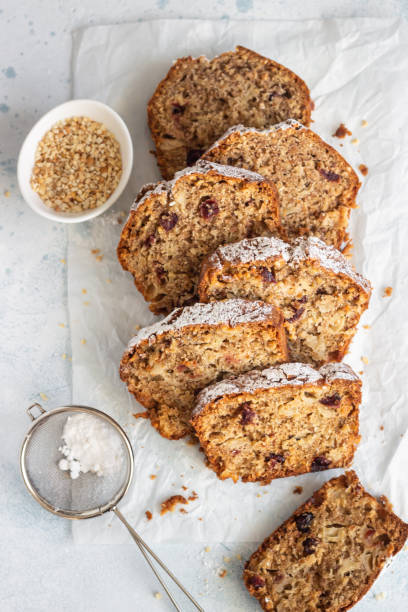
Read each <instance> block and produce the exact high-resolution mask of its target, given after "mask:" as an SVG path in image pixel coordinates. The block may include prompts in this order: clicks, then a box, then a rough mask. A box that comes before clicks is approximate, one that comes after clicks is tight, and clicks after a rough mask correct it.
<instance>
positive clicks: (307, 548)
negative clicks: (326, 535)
mask: <svg viewBox="0 0 408 612" xmlns="http://www.w3.org/2000/svg"><path fill="white" fill-rule="evenodd" d="M318 545H319V540H318V539H317V538H306V540H303V542H302V546H303V551H304V553H305V555H313V553H315V552H316V548H317V546H318Z"/></svg>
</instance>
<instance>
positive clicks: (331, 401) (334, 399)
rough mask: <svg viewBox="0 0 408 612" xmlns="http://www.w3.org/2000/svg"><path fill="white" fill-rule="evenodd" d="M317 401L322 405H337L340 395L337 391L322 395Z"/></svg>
mask: <svg viewBox="0 0 408 612" xmlns="http://www.w3.org/2000/svg"><path fill="white" fill-rule="evenodd" d="M319 401H320V403H321V404H323V406H338V405H339V404H340V402H341V396H340V394H339V393H333V395H329V396H327V397H322V399H320V400H319Z"/></svg>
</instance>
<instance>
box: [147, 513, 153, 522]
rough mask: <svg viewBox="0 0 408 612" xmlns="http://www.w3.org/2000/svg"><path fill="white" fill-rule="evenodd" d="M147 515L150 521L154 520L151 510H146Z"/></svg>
mask: <svg viewBox="0 0 408 612" xmlns="http://www.w3.org/2000/svg"><path fill="white" fill-rule="evenodd" d="M145 515H146V518H147V520H148V521H151V520H152V518H153V514H152V513H151V512H150V510H146V512H145Z"/></svg>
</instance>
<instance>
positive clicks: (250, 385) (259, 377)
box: [193, 363, 360, 417]
mask: <svg viewBox="0 0 408 612" xmlns="http://www.w3.org/2000/svg"><path fill="white" fill-rule="evenodd" d="M339 379H340V380H349V381H355V380H360V379H359V378H358V376H357V374H355V373H354V371H353V370H352V369H351V368H350V366H348V365H346V364H345V363H329V364H326V365H324V366H322V367H321V368H320V369H319V370H317V369H315V368H313V367H312V366H310V365H308V364H306V363H283V364H281V365H278V366H273V367H271V368H267V369H266V370H252V371H251V372H246V373H245V374H241V375H240V376H237V377H236V378H227V379H225V380H222V381H220V382H217V383H214V384H213V385H210V386H208V387H206V388H205V389H203V390H202V391H201V393H200V394H199V395H198V397H197V403H196V406H195V408H194V411H193V417H194V416H197V415H198V414H199V413H200V412H201V411H202V410H203V408H204V407H205V406H206V405H207V404H209V403H211V402H213V401H214V400H216V399H218V398H220V397H222V396H224V395H235V394H238V393H253V392H254V391H256V390H257V389H271V388H279V387H285V386H288V385H297V386H301V385H306V384H314V383H320V382H328V383H330V382H332V381H334V380H339Z"/></svg>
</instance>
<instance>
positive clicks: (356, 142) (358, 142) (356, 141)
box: [351, 138, 360, 145]
mask: <svg viewBox="0 0 408 612" xmlns="http://www.w3.org/2000/svg"><path fill="white" fill-rule="evenodd" d="M351 144H352V145H358V144H360V141H359V139H358V138H353V140H352V141H351Z"/></svg>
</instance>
